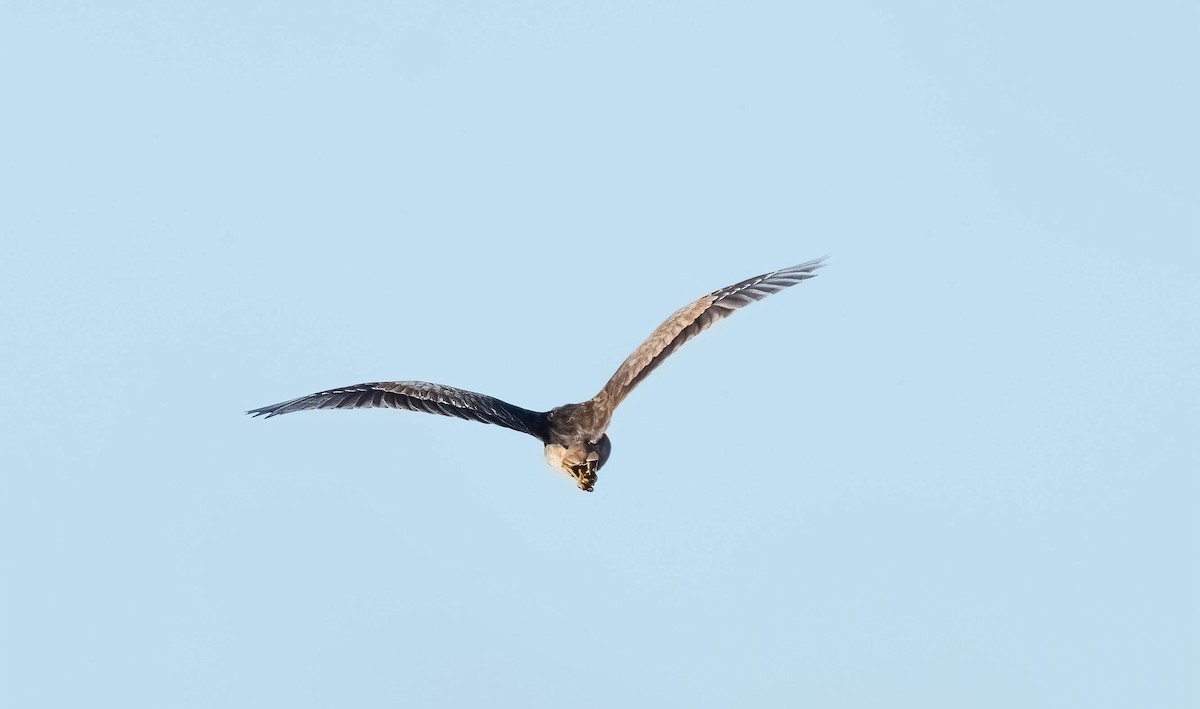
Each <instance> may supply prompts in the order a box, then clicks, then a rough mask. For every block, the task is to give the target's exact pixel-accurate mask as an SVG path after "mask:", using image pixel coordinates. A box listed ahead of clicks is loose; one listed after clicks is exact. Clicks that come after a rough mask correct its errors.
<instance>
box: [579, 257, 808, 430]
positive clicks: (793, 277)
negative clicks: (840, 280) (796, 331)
mask: <svg viewBox="0 0 1200 709" xmlns="http://www.w3.org/2000/svg"><path fill="white" fill-rule="evenodd" d="M825 258H827V257H821V258H819V259H816V260H814V261H809V262H807V263H802V264H799V265H797V266H792V267H790V268H784V269H780V270H778V271H772V272H770V273H764V274H762V275H760V276H755V277H754V278H747V279H746V280H744V281H742V282H741V283H735V284H733V285H731V286H727V287H725V288H722V289H720V290H715V291H713V292H712V293H709V294H708V295H706V296H704V297H703V298H700V299H698V300H695V301H693V302H691V303H688V304H687V305H685V306H683V307H682V308H680V309H679V310H677V311H675V313H674V314H673V315H671V317H669V318H667V319H666V320H665V321H664V322H663V324H662V325H659V326H658V329H656V330H655V331H654V332H653V333H651V334H650V337H648V338H646V341H645V342H643V343H642V344H641V345H640V346H639V347H638V348H637V349H636V350H634V351H633V354H631V355H629V357H627V358H626V359H625V361H624V362H622V363H621V366H620V367H619V368H618V369H617V371H616V373H615V374H613V376H612V378H611V379H609V380H608V383H607V384H605V385H604V389H603V390H602V391H601V392H600V393H599V394H597V395H596V399H597V400H599V401H598V403H603V405H604V406H605V407H606V408H607V410H608V413H609V415H611V414H612V410H613V409H615V408H616V407H617V405H618V404H620V403H621V401H622V400H624V399H625V397H626V396H627V395H628V394H629V392H631V391H633V388H634V387H636V386H637V385H638V384H639V383H641V381H642V380H643V379H645V378H646V376H647V375H649V374H650V372H653V371H654V369H655V368H656V367H658V365H660V364H662V362H663V360H665V359H666V358H667V357H669V356H671V353H673V352H674V351H675V350H677V349H679V348H680V347H681V346H682V345H683V343H685V342H687V341H688V340H690V339H692V338H693V337H695V336H696V335H698V334H700V333H701V332H704V331H705V330H706V329H708V328H709V326H711V325H712V324H713V323H715V322H716V321H718V320H723V319H724V318H727V317H729V316H730V315H732V314H733V311H735V310H737V309H738V308H741V307H743V306H746V305H749V304H750V303H753V302H756V301H759V300H762V299H763V298H766V297H767V296H769V295H772V294H774V293H778V292H779V291H781V290H783V289H784V288H788V287H790V286H794V285H796V284H797V283H799V282H801V281H804V280H807V279H809V278H812V277H813V276H815V275H816V273H814V271H816V270H817V269H818V268H821V266H823V265H824V261H825Z"/></svg>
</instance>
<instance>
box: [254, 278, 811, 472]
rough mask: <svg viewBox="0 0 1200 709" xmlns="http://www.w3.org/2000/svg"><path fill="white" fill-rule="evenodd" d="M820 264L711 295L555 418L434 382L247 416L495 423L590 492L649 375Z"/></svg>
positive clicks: (370, 387) (383, 385)
mask: <svg viewBox="0 0 1200 709" xmlns="http://www.w3.org/2000/svg"><path fill="white" fill-rule="evenodd" d="M823 261H824V259H823V258H821V259H816V260H815V261H809V262H807V263H802V264H800V265H798V266H792V267H790V268H784V269H780V270H778V271H772V272H770V273H764V274H762V275H761V276H755V277H754V278H749V279H746V280H745V281H742V282H740V283H735V284H734V285H731V286H728V287H726V288H722V289H720V290H716V291H713V292H712V293H709V294H708V295H705V296H704V297H702V298H699V299H697V300H695V301H693V302H691V303H688V304H687V305H685V306H684V307H682V308H680V309H679V310H677V311H675V313H674V314H672V315H671V317H669V318H667V319H666V320H665V321H663V323H662V324H661V325H659V326H658V328H657V329H655V331H654V332H653V333H651V335H650V337H649V338H647V339H646V341H645V342H643V343H642V344H641V345H640V346H639V347H638V348H637V349H636V350H634V352H633V354H631V355H629V357H627V358H626V359H625V361H624V362H623V363H621V366H620V367H618V368H617V371H616V373H614V374H613V376H612V378H610V379H609V380H608V383H607V384H605V385H604V388H603V389H601V390H600V392H599V393H597V394H596V396H594V397H592V398H591V399H589V400H587V401H585V402H581V403H578V404H564V405H563V406H558V407H555V408H553V409H551V410H549V411H545V412H543V411H532V410H530V409H524V408H521V407H520V406H514V405H513V404H509V403H508V402H505V401H501V400H500V399H497V398H495V397H491V396H487V395H486V394H478V393H476V392H473V391H466V390H465V389H456V388H455V387H449V386H445V385H442V384H433V383H430V382H370V383H366V384H355V385H354V386H349V387H342V388H339V389H329V390H326V391H321V392H317V393H315V394H310V395H308V396H302V397H300V398H298V399H292V400H290V401H285V402H282V403H279V404H273V405H271V406H264V407H262V408H260V409H253V410H251V411H248V412H246V413H248V414H251V415H253V416H266V417H268V418H270V417H271V416H278V415H280V414H287V413H291V412H293V411H304V410H307V409H361V408H394V409H408V410H410V411H423V412H425V413H431V414H440V415H442V416H455V417H458V418H463V419H469V420H472V421H479V422H482V423H491V424H496V425H498V426H504V427H506V428H511V429H513V430H514V431H520V432H521V433H526V434H529V435H530V436H533V437H534V438H537V439H538V440H540V441H541V442H542V444H543V445H544V446H545V456H546V462H547V463H549V464H550V467H552V468H554V469H555V470H559V471H562V472H565V473H567V474H568V475H570V476H571V477H572V478H573V479H574V480H575V483H576V484H577V485H578V486H579V488H580V489H581V490H585V491H587V492H591V491H592V489H593V486H594V485H595V483H596V473H597V472H598V471H599V470H600V468H601V467H602V466H603V465H604V463H605V461H607V460H608V456H609V454H610V452H611V451H612V444H611V442H610V441H609V439H608V436H607V435H606V434H605V431H606V430H607V429H608V424H609V422H610V421H611V420H612V414H613V411H614V410H615V409H616V407H617V406H618V405H619V404H620V403H621V402H622V401H623V400H624V399H625V397H626V396H627V395H628V394H629V392H630V391H632V390H633V388H634V387H636V386H637V385H638V384H639V383H640V382H641V381H642V380H643V379H645V378H646V375H648V374H650V372H652V371H654V369H655V368H656V367H658V365H659V364H661V363H662V361H663V360H665V359H666V358H667V357H668V356H670V354H671V353H672V352H674V351H675V350H677V349H678V348H679V347H680V346H682V345H683V343H685V342H687V341H688V340H690V339H691V338H693V337H695V336H696V335H697V334H699V333H700V332H702V331H704V330H705V329H707V328H708V327H709V326H710V325H712V324H713V323H714V322H716V321H718V320H721V319H723V318H726V317H728V316H729V315H730V314H732V313H733V311H735V310H737V309H738V308H741V307H743V306H745V305H748V304H750V303H753V302H755V301H758V300H762V299H763V298H765V297H767V296H768V295H771V294H772V293H777V292H779V291H781V290H783V289H784V288H787V287H789V286H793V285H795V284H797V283H799V282H801V281H804V280H807V279H809V278H812V277H813V276H814V275H816V274H815V273H814V271H816V270H817V269H818V268H820V267H821V266H822V265H823V263H822V262H823Z"/></svg>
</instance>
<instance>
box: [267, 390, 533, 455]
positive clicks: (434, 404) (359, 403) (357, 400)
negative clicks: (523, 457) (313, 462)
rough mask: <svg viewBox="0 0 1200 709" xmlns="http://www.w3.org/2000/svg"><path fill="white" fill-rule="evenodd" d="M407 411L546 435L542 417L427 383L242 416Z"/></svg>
mask: <svg viewBox="0 0 1200 709" xmlns="http://www.w3.org/2000/svg"><path fill="white" fill-rule="evenodd" d="M378 408H388V409H408V410H409V411H423V412H425V413H427V414H439V415H441V416H456V417H458V418H460V419H467V420H469V421H479V422H482V423H494V424H496V425H497V426H504V427H505V428H511V429H512V430H514V431H520V432H521V433H528V434H529V435H531V436H533V437H534V438H537V439H539V440H541V441H543V442H544V441H545V440H546V437H547V433H548V424H547V422H546V414H544V413H542V412H540V411H530V410H529V409H523V408H521V407H520V406H514V405H512V404H510V403H508V402H506V401H501V400H499V399H497V398H495V397H491V396H487V395H486V394H477V393H475V392H473V391H466V390H465V389H455V388H454V387H448V386H443V385H441V384H431V383H430V382H369V383H367V384H355V385H354V386H348V387H341V388H340V389H329V390H327V391H319V392H317V393H316V394H309V395H308V396H302V397H300V398H298V399H292V400H291V401H285V402H283V403H281V404H273V405H271V406H264V407H262V408H261V409H253V410H251V411H247V412H246V413H248V414H250V415H252V416H266V417H267V418H270V417H272V416H279V415H280V414H290V413H292V412H293V411H307V410H309V409H378Z"/></svg>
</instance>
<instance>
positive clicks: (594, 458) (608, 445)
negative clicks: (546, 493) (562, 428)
mask: <svg viewBox="0 0 1200 709" xmlns="http://www.w3.org/2000/svg"><path fill="white" fill-rule="evenodd" d="M610 453H612V442H611V441H609V440H608V434H604V435H601V436H600V438H599V439H598V440H596V441H595V442H594V443H593V442H592V441H587V440H585V441H582V442H578V443H572V444H570V445H566V446H564V445H562V444H560V443H549V444H547V445H546V462H547V463H549V464H550V467H551V468H554V469H555V470H557V471H559V472H563V473H566V474H567V475H570V476H571V478H572V479H573V480H574V481H575V484H576V485H578V486H579V489H580V490H583V491H584V492H591V491H592V488H593V486H595V484H596V473H597V472H598V471H599V470H600V468H602V467H604V463H605V461H607V460H608V455H609V454H610Z"/></svg>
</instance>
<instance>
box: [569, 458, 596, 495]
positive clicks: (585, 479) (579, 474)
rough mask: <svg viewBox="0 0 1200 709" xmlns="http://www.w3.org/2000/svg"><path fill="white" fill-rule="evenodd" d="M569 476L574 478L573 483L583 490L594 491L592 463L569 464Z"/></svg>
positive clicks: (594, 471)
mask: <svg viewBox="0 0 1200 709" xmlns="http://www.w3.org/2000/svg"><path fill="white" fill-rule="evenodd" d="M571 477H573V478H575V484H576V485H578V486H579V489H580V490H583V491H584V492H594V490H595V485H596V469H595V466H594V464H593V465H588V464H584V465H573V466H571Z"/></svg>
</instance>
